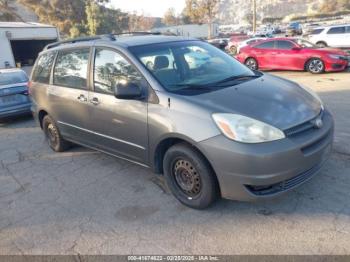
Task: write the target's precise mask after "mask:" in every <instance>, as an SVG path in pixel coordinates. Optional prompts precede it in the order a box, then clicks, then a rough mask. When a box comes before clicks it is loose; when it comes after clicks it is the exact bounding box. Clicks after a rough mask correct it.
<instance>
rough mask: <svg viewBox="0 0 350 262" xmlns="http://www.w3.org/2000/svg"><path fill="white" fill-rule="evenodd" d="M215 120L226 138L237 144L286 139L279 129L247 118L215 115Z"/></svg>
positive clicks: (234, 115)
mask: <svg viewBox="0 0 350 262" xmlns="http://www.w3.org/2000/svg"><path fill="white" fill-rule="evenodd" d="M213 119H214V121H215V123H216V124H217V126H218V127H219V129H220V130H221V132H222V133H223V134H224V135H225V136H226V137H228V138H229V139H232V140H235V141H237V142H243V143H263V142H269V141H274V140H279V139H283V138H285V135H284V133H283V132H282V131H281V130H279V129H278V128H275V127H273V126H270V125H268V124H266V123H263V122H260V121H258V120H255V119H252V118H249V117H246V116H241V115H236V114H213Z"/></svg>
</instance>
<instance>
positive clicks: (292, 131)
mask: <svg viewBox="0 0 350 262" xmlns="http://www.w3.org/2000/svg"><path fill="white" fill-rule="evenodd" d="M323 115H324V112H323V110H322V111H321V113H320V114H319V115H318V116H316V117H315V118H313V119H311V120H309V121H307V122H304V123H302V124H300V125H297V126H294V127H291V128H289V129H287V130H285V131H284V133H285V135H286V136H287V137H290V136H295V135H298V134H300V133H303V132H306V131H309V130H311V129H314V128H315V124H314V122H315V120H316V119H318V118H321V119H323Z"/></svg>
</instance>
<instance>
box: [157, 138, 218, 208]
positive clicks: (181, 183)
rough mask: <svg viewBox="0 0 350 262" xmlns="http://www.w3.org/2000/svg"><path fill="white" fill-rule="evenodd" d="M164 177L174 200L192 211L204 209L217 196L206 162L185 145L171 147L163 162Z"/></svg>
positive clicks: (211, 171)
mask: <svg viewBox="0 0 350 262" xmlns="http://www.w3.org/2000/svg"><path fill="white" fill-rule="evenodd" d="M163 168H164V176H165V180H166V182H167V185H168V187H169V189H170V190H171V192H172V193H173V195H174V196H175V198H177V199H178V200H179V201H180V202H181V203H182V204H184V205H185V206H188V207H190V208H194V209H205V208H208V207H209V206H210V205H212V204H213V203H214V202H215V201H216V200H217V199H218V196H219V193H218V192H219V186H218V183H217V180H216V176H215V174H214V172H213V170H212V168H211V167H210V165H209V164H208V162H207V161H206V159H204V158H203V156H201V155H200V154H199V153H198V152H197V151H196V150H194V149H193V148H191V146H189V145H187V144H177V145H174V146H172V147H171V148H170V149H168V151H167V152H166V153H165V156H164V160H163Z"/></svg>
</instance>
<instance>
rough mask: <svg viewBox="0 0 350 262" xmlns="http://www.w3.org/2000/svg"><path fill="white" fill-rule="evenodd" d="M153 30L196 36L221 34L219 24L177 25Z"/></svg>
mask: <svg viewBox="0 0 350 262" xmlns="http://www.w3.org/2000/svg"><path fill="white" fill-rule="evenodd" d="M151 31H152V32H159V33H162V34H173V35H178V36H185V37H195V38H202V39H204V38H205V39H206V38H209V37H211V38H214V37H217V36H218V35H219V26H218V25H217V24H211V25H209V24H200V25H197V24H191V25H177V26H167V27H158V28H153V29H152V30H151Z"/></svg>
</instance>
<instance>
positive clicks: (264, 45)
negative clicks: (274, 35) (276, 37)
mask: <svg viewBox="0 0 350 262" xmlns="http://www.w3.org/2000/svg"><path fill="white" fill-rule="evenodd" d="M274 46H275V41H269V42H264V43H261V44H259V45H256V46H255V48H259V49H273V48H274Z"/></svg>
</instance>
